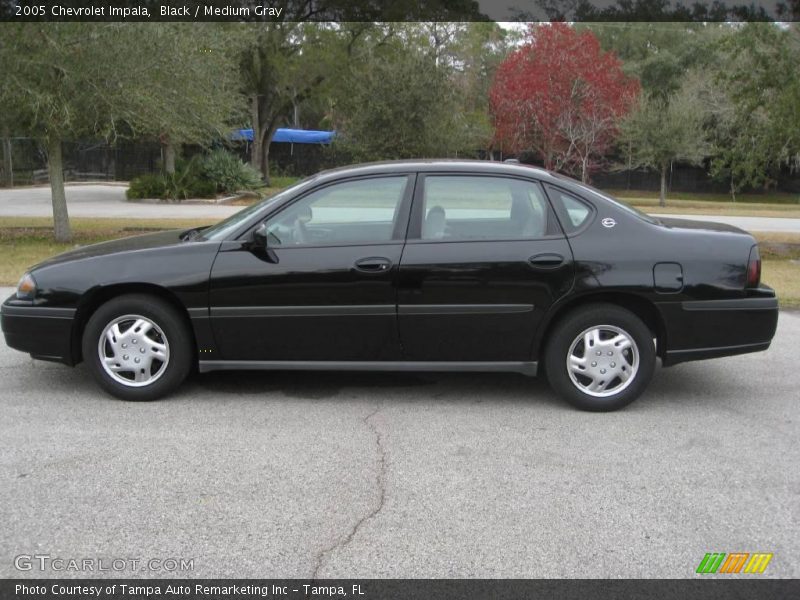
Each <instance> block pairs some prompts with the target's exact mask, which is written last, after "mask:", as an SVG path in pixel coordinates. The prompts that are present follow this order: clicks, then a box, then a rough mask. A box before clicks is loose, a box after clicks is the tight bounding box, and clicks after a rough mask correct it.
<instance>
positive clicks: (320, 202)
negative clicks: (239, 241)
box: [265, 175, 408, 246]
mask: <svg viewBox="0 0 800 600" xmlns="http://www.w3.org/2000/svg"><path fill="white" fill-rule="evenodd" d="M407 185H408V176H407V175H401V176H393V177H376V178H370V179H358V180H352V181H345V182H342V183H335V184H333V185H329V186H326V187H324V188H321V189H319V190H316V191H314V192H311V193H310V194H308V195H307V196H305V197H303V198H301V199H300V200H298V201H297V202H294V203H293V204H291V205H290V206H288V207H287V208H285V209H284V210H282V211H281V212H279V213H278V214H277V215H274V216H272V217H270V218H269V219H267V221H266V222H265V224H266V227H267V236H268V240H269V242H268V243H269V244H270V245H272V246H309V245H342V244H368V243H381V242H389V241H391V240H392V238H393V233H394V228H395V223H396V220H397V215H398V214H399V212H400V205H401V203H402V200H403V197H404V195H405V191H406V186H407Z"/></svg>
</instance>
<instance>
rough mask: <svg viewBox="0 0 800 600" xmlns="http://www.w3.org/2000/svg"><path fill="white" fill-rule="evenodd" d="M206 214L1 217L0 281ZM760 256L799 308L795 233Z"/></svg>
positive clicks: (777, 238) (764, 243) (770, 239)
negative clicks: (67, 233)
mask: <svg viewBox="0 0 800 600" xmlns="http://www.w3.org/2000/svg"><path fill="white" fill-rule="evenodd" d="M209 224H210V222H209V221H208V220H205V219H138V220H137V219H99V218H98V219H72V230H73V234H74V242H73V243H71V244H57V243H55V242H54V241H53V240H52V235H53V234H52V231H53V230H52V220H51V219H49V218H46V217H0V253H1V254H0V255H2V256H3V261H2V262H0V285H15V284H16V283H17V281H18V280H19V278H20V276H21V275H22V273H24V272H25V270H26V269H27V268H28V267H30V266H32V265H34V264H36V263H37V262H40V261H42V260H44V259H45V258H47V257H49V256H53V255H54V254H58V253H60V252H64V251H66V250H70V249H71V248H74V247H75V246H76V245H86V244H93V243H95V242H102V241H104V240H109V239H115V238H121V237H126V236H131V235H137V234H140V233H146V232H151V231H163V230H166V229H187V228H189V227H197V226H199V225H209ZM755 237H756V239H757V240H758V241H759V244H760V245H761V255H762V257H763V259H764V266H763V277H762V278H763V280H764V281H765V282H766V283H767V284H769V285H771V286H772V287H774V288H775V289H776V290H777V291H778V296H779V298H780V301H781V306H783V307H794V308H800V235H798V234H791V233H756V234H755Z"/></svg>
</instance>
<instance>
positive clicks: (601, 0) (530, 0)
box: [0, 0, 800, 22]
mask: <svg viewBox="0 0 800 600" xmlns="http://www.w3.org/2000/svg"><path fill="white" fill-rule="evenodd" d="M798 18H800V0H754V1H752V2H749V1H743V0H691V1H681V0H0V21H8V22H13V21H20V22H21V21H50V22H66V21H83V22H90V21H117V22H124V21H140V22H149V21H153V22H157V21H176V22H201V21H256V22H257V21H266V22H270V21H284V22H300V21H310V22H322V21H325V22H332V21H339V22H344V21H351V22H352V21H481V20H493V21H561V20H567V21H584V22H589V21H695V22H704V21H796V20H798Z"/></svg>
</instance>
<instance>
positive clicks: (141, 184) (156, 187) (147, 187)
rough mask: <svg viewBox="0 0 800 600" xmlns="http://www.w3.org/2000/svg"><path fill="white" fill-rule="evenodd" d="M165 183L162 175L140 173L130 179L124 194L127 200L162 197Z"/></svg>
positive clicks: (165, 187)
mask: <svg viewBox="0 0 800 600" xmlns="http://www.w3.org/2000/svg"><path fill="white" fill-rule="evenodd" d="M166 191H167V185H166V182H165V181H164V176H163V175H140V176H139V177H134V178H133V179H131V185H130V187H129V188H128V191H127V192H125V195H126V196H127V197H128V200H143V199H145V198H164V197H165V194H166Z"/></svg>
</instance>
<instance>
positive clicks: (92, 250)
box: [31, 229, 185, 270]
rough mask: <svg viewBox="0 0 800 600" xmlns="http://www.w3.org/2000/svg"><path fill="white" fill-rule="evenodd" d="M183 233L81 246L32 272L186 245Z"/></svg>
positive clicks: (153, 234)
mask: <svg viewBox="0 0 800 600" xmlns="http://www.w3.org/2000/svg"><path fill="white" fill-rule="evenodd" d="M183 231H185V230H181V229H175V230H170V231H160V232H158V233H147V234H144V235H135V236H132V237H126V238H122V239H119V240H112V241H110V242H100V243H99V244H91V245H89V246H81V247H79V248H75V249H74V250H68V251H67V252H63V253H62V254H57V255H56V256H53V257H52V258H48V259H47V260H45V261H43V262H40V263H39V264H37V265H36V266H35V267H33V268H32V269H31V270H33V269H36V268H38V267H45V266H50V265H55V264H59V263H65V262H70V261H75V260H83V259H86V258H95V257H98V256H106V255H108V254H118V253H120V252H130V251H134V250H147V249H151V248H164V247H166V246H174V245H175V244H182V243H184V242H183V241H182V240H181V233H183Z"/></svg>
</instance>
